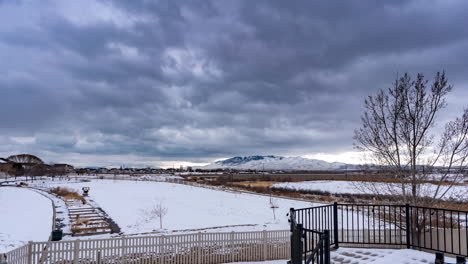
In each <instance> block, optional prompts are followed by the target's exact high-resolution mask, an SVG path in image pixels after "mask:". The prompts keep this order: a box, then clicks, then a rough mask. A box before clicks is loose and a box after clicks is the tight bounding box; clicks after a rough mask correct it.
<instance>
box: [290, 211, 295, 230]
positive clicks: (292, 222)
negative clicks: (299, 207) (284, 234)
mask: <svg viewBox="0 0 468 264" xmlns="http://www.w3.org/2000/svg"><path fill="white" fill-rule="evenodd" d="M293 219H294V208H289V225H290V228H291V232H292V231H293V230H294V221H293Z"/></svg>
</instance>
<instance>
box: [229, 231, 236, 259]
mask: <svg viewBox="0 0 468 264" xmlns="http://www.w3.org/2000/svg"><path fill="white" fill-rule="evenodd" d="M234 235H235V232H234V231H231V234H230V235H229V244H230V246H231V248H234ZM232 252H233V251H231V253H230V254H229V255H230V256H231V257H230V259H231V262H234V254H232Z"/></svg>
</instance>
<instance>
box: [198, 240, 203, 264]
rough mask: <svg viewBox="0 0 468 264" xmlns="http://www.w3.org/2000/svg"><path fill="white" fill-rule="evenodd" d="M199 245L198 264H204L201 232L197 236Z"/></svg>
mask: <svg viewBox="0 0 468 264" xmlns="http://www.w3.org/2000/svg"><path fill="white" fill-rule="evenodd" d="M197 240H198V241H197V242H198V243H197V244H198V250H197V251H198V252H197V255H198V256H197V259H198V264H202V263H203V260H202V254H203V245H202V233H201V232H198V234H197Z"/></svg>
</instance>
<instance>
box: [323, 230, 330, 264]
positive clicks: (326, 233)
mask: <svg viewBox="0 0 468 264" xmlns="http://www.w3.org/2000/svg"><path fill="white" fill-rule="evenodd" d="M323 236H324V241H323V243H324V246H323V249H324V251H325V263H324V264H330V230H323Z"/></svg>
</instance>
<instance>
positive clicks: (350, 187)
mask: <svg viewBox="0 0 468 264" xmlns="http://www.w3.org/2000/svg"><path fill="white" fill-rule="evenodd" d="M272 187H277V188H286V189H292V190H302V191H322V192H330V193H350V194H365V193H374V191H373V189H375V191H378V192H379V193H381V194H395V191H398V190H399V186H398V185H397V184H394V185H391V187H390V185H389V184H387V183H372V184H369V183H362V182H352V181H303V182H282V183H275V184H273V185H272ZM420 188H421V194H425V193H427V194H431V193H434V192H435V190H436V188H437V185H434V184H421V185H420ZM439 188H440V189H439V192H440V193H442V192H444V191H445V190H446V189H447V188H448V186H444V185H442V186H440V187H439ZM467 191H468V186H466V185H464V186H463V185H457V186H453V187H452V188H451V189H450V190H449V191H448V192H447V195H446V196H445V197H444V198H445V199H457V200H459V199H463V200H464V199H468V193H467Z"/></svg>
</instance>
